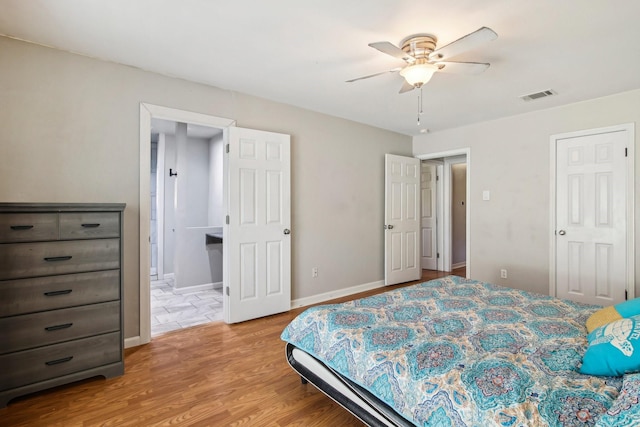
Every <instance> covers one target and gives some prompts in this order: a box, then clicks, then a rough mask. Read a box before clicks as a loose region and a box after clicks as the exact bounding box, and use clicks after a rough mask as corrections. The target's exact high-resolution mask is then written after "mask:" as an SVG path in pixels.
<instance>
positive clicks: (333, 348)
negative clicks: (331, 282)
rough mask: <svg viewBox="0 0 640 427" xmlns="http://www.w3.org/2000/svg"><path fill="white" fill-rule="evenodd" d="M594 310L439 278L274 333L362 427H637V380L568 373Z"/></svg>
mask: <svg viewBox="0 0 640 427" xmlns="http://www.w3.org/2000/svg"><path fill="white" fill-rule="evenodd" d="M598 308H599V307H596V306H588V305H584V304H579V303H574V302H571V301H567V300H560V299H557V298H553V297H549V296H544V295H537V294H532V293H528V292H524V291H519V290H515V289H510V288H505V287H500V286H497V285H494V284H490V283H483V282H479V281H475V280H470V279H464V278H461V277H457V276H449V277H445V278H442V279H437V280H432V281H429V282H425V283H421V284H416V285H412V286H408V287H405V288H399V289H395V290H391V291H387V292H385V293H382V294H379V295H375V296H371V297H367V298H362V299H357V300H354V301H349V302H346V303H342V304H332V305H322V306H316V307H312V308H309V309H307V310H306V311H304V312H303V313H301V314H300V315H299V316H298V317H296V318H295V319H294V320H293V321H292V322H291V323H290V324H289V325H288V326H287V327H286V328H285V330H284V331H283V333H282V336H281V338H282V339H283V340H284V341H285V342H286V357H287V360H288V362H289V364H290V365H291V367H292V368H293V369H294V370H295V371H296V372H297V373H298V374H300V375H301V377H302V378H303V382H306V381H309V382H311V383H312V384H314V385H315V386H316V387H318V388H319V389H320V390H322V391H323V392H324V393H326V394H327V395H328V396H329V397H331V398H332V399H334V400H335V401H336V402H338V403H339V404H340V405H342V406H343V407H344V408H345V409H347V410H348V411H350V412H351V413H353V414H354V415H355V416H357V417H358V418H359V419H360V420H362V421H363V422H364V423H365V424H367V425H370V426H412V425H417V426H506V427H509V426H513V427H516V426H589V425H602V426H634V425H640V410H639V405H638V397H639V396H640V374H633V373H628V374H625V375H622V376H593V375H585V374H582V373H580V367H581V365H582V359H583V356H584V355H585V351H586V350H587V346H588V341H587V331H586V329H585V322H586V321H587V319H588V318H589V317H590V316H591V315H592V314H593V313H594V312H595V311H596V310H598ZM639 325H640V321H639ZM589 337H591V335H589Z"/></svg>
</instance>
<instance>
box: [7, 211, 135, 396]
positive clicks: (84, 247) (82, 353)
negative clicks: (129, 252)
mask: <svg viewBox="0 0 640 427" xmlns="http://www.w3.org/2000/svg"><path fill="white" fill-rule="evenodd" d="M124 207H125V205H124V204H111V203H110V204H97V203H90V204H50V203H0V407H5V406H6V405H7V403H8V402H9V400H11V399H13V398H14V397H17V396H21V395H24V394H28V393H32V392H35V391H39V390H43V389H46V388H50V387H54V386H58V385H61V384H65V383H69V382H73V381H77V380H81V379H85V378H89V377H94V376H104V377H105V378H109V377H113V376H117V375H122V374H123V373H124V361H123V349H124V338H123V302H122V230H123V211H124Z"/></svg>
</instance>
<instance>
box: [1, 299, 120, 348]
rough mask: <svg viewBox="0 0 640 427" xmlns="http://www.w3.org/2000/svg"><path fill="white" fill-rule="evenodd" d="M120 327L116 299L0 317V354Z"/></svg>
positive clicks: (110, 330)
mask: <svg viewBox="0 0 640 427" xmlns="http://www.w3.org/2000/svg"><path fill="white" fill-rule="evenodd" d="M118 330H120V302H119V301H114V302H105V303H101V304H89V305H85V306H81V307H73V308H63V309H60V310H51V311H45V312H41V313H32V314H25V315H22V316H13V317H4V318H2V319H0V331H2V334H1V335H0V354H6V353H10V352H14V351H20V350H26V349H28V348H33V347H38V346H41V345H49V344H55V343H58V342H62V341H69V340H73V339H78V338H84V337H89V336H91V335H99V334H105V333H107V332H115V331H118Z"/></svg>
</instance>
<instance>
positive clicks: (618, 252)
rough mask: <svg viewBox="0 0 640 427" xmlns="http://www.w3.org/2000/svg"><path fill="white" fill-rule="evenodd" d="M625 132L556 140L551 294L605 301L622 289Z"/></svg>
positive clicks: (624, 272)
mask: <svg viewBox="0 0 640 427" xmlns="http://www.w3.org/2000/svg"><path fill="white" fill-rule="evenodd" d="M627 138H628V135H626V132H607V133H596V134H589V135H581V136H576V137H568V138H563V139H558V140H557V141H556V232H555V239H556V289H557V296H558V297H560V298H567V299H571V300H574V301H579V302H583V303H592V304H601V305H610V304H615V303H618V302H621V301H624V300H625V290H626V288H627V279H626V277H627V264H626V263H627V240H626V239H627V227H628V224H627V199H626V195H627V188H626V185H627V173H628V171H627V158H626V145H627V140H628V139H627Z"/></svg>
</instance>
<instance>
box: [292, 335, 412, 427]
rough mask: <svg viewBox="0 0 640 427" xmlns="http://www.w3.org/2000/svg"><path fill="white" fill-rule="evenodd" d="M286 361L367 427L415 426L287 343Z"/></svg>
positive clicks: (387, 406)
mask: <svg viewBox="0 0 640 427" xmlns="http://www.w3.org/2000/svg"><path fill="white" fill-rule="evenodd" d="M285 352H286V357H287V361H288V362H289V365H290V366H291V368H292V369H293V370H294V371H296V372H297V373H298V374H300V378H301V379H302V382H303V384H304V383H307V382H310V383H311V384H313V385H314V386H315V387H316V388H318V390H320V391H321V392H323V393H324V394H326V395H327V396H329V397H330V398H331V399H333V400H334V401H335V402H336V403H338V404H339V405H340V406H342V407H343V408H345V409H346V410H347V411H349V412H351V413H352V414H353V415H354V416H356V417H357V418H358V419H359V420H360V421H362V422H363V423H365V424H366V425H368V426H371V427H415V426H414V424H412V423H410V422H409V421H407V420H406V419H405V418H404V417H402V416H401V415H399V414H398V413H397V412H395V411H394V410H393V409H391V407H389V405H387V404H386V403H384V402H382V401H381V400H380V399H378V398H377V397H375V396H373V395H372V394H371V393H369V392H368V391H366V390H365V389H363V388H362V387H360V386H358V385H357V384H355V383H354V382H352V381H350V380H348V379H347V378H345V377H343V376H342V375H340V374H338V373H337V372H335V371H334V370H333V369H331V368H330V367H328V366H327V365H325V364H324V363H322V362H320V361H319V360H317V359H316V358H314V357H313V356H311V355H309V354H308V353H306V352H305V351H303V350H300V349H299V348H297V347H296V346H294V345H292V344H289V343H287V345H286V348H285Z"/></svg>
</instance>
